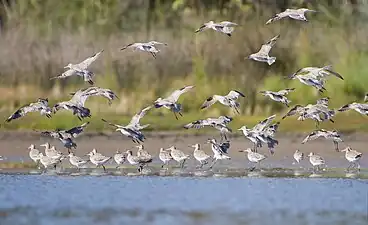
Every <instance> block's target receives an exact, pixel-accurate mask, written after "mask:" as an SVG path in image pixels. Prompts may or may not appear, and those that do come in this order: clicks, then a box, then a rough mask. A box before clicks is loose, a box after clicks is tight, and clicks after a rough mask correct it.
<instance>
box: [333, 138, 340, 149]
mask: <svg viewBox="0 0 368 225" xmlns="http://www.w3.org/2000/svg"><path fill="white" fill-rule="evenodd" d="M334 145H335V150H336V151H337V152H339V151H340V150H339V143H338V142H336V141H334Z"/></svg>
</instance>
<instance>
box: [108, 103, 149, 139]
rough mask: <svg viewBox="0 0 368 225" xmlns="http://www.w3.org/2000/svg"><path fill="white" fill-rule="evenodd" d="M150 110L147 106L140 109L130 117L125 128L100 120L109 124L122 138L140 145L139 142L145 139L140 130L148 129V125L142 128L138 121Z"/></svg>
mask: <svg viewBox="0 0 368 225" xmlns="http://www.w3.org/2000/svg"><path fill="white" fill-rule="evenodd" d="M151 108H152V106H148V107H146V108H144V109H142V110H141V111H139V112H138V113H137V114H135V115H134V116H133V117H132V119H131V120H130V122H129V124H128V125H126V126H122V125H119V124H114V123H111V122H108V121H107V120H105V119H102V121H104V122H105V123H107V124H109V125H110V126H113V127H116V131H118V132H120V133H121V134H122V135H124V136H127V137H129V138H131V139H132V141H133V142H134V143H141V142H144V139H146V137H145V136H144V135H143V133H142V132H141V131H140V130H142V129H144V128H146V127H148V126H149V124H146V125H143V126H142V125H140V122H139V121H140V120H141V119H142V118H143V116H144V115H145V114H146V112H147V111H148V110H149V109H151Z"/></svg>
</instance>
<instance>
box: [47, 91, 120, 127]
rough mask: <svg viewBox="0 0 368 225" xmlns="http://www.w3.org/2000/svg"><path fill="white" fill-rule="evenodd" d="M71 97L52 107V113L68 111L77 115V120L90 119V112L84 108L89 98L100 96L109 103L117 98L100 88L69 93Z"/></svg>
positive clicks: (112, 93) (110, 92)
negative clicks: (62, 110)
mask: <svg viewBox="0 0 368 225" xmlns="http://www.w3.org/2000/svg"><path fill="white" fill-rule="evenodd" d="M70 94H71V95H73V97H72V98H71V99H70V100H69V101H64V102H59V103H57V104H55V105H54V107H53V112H54V113H56V112H57V111H59V110H60V109H65V110H70V111H72V112H73V115H77V117H78V119H79V120H82V119H83V118H86V117H91V114H90V110H89V109H88V108H86V107H85V102H86V100H87V99H88V98H89V97H91V96H102V97H104V98H107V99H108V100H109V104H111V101H112V100H113V99H115V98H117V96H116V95H115V93H114V92H112V91H111V90H110V89H104V88H100V87H89V88H84V89H81V90H78V91H77V92H73V93H70Z"/></svg>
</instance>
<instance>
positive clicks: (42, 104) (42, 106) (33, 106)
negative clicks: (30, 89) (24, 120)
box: [5, 98, 51, 123]
mask: <svg viewBox="0 0 368 225" xmlns="http://www.w3.org/2000/svg"><path fill="white" fill-rule="evenodd" d="M48 103H49V100H48V99H47V98H46V99H43V98H39V99H38V100H37V102H32V103H30V104H28V105H25V106H22V107H20V108H19V109H18V110H17V111H15V112H14V113H13V114H12V115H10V116H9V117H8V118H7V119H6V120H5V121H6V122H8V123H9V122H10V121H12V120H15V119H18V118H21V117H23V116H25V115H26V114H28V113H30V112H40V114H41V115H42V116H43V115H45V116H46V117H47V118H51V108H50V107H49V106H48Z"/></svg>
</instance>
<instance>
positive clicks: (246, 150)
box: [239, 148, 252, 152]
mask: <svg viewBox="0 0 368 225" xmlns="http://www.w3.org/2000/svg"><path fill="white" fill-rule="evenodd" d="M251 151H252V149H250V148H247V149H244V150H240V151H239V152H251Z"/></svg>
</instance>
